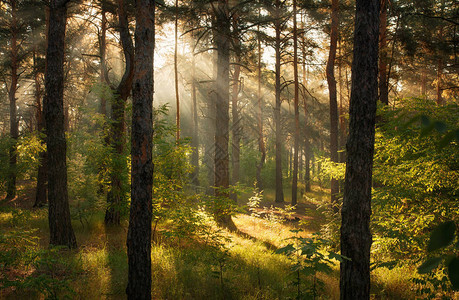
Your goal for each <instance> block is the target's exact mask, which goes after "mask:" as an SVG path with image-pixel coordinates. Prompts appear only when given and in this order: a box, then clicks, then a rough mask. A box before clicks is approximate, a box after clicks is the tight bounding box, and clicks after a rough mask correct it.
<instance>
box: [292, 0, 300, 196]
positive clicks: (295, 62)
mask: <svg viewBox="0 0 459 300" xmlns="http://www.w3.org/2000/svg"><path fill="white" fill-rule="evenodd" d="M293 83H294V89H295V96H294V97H295V98H294V106H295V133H294V136H293V151H294V153H293V178H292V205H296V204H297V203H298V150H299V145H300V105H299V93H298V92H299V86H298V33H297V24H296V0H293Z"/></svg>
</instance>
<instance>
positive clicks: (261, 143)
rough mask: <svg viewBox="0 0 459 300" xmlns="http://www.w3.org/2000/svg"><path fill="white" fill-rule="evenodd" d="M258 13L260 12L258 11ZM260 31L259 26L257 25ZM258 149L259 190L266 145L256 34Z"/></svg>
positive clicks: (259, 43)
mask: <svg viewBox="0 0 459 300" xmlns="http://www.w3.org/2000/svg"><path fill="white" fill-rule="evenodd" d="M258 15H260V12H258ZM257 31H260V26H258V27H257ZM257 42H258V53H257V54H258V78H257V79H258V91H257V99H258V151H260V154H261V155H260V162H259V163H258V165H257V187H258V190H259V191H262V190H263V179H262V177H261V170H262V169H263V165H264V163H265V160H266V147H265V141H264V138H263V98H262V96H261V38H260V36H258V41H257Z"/></svg>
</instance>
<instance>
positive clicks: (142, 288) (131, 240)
mask: <svg viewBox="0 0 459 300" xmlns="http://www.w3.org/2000/svg"><path fill="white" fill-rule="evenodd" d="M135 6H136V13H135V19H136V28H135V71H134V80H133V86H132V138H131V156H132V159H131V170H132V171H131V208H130V214H129V228H128V235H127V241H126V244H127V254H128V269H129V270H128V286H127V288H126V294H127V298H128V299H151V219H152V187H153V159H152V144H153V87H154V85H153V51H154V47H155V1H149V0H136V1H135Z"/></svg>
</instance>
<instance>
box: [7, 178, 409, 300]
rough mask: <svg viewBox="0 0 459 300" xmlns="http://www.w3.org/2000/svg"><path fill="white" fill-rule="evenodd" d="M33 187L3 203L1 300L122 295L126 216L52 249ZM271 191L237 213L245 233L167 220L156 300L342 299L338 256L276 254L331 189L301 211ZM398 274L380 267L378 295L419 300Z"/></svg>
mask: <svg viewBox="0 0 459 300" xmlns="http://www.w3.org/2000/svg"><path fill="white" fill-rule="evenodd" d="M286 193H287V191H286ZM33 194H34V193H33V186H32V185H31V184H29V183H28V182H22V183H21V188H20V191H19V192H18V197H17V198H15V199H13V200H11V201H8V202H7V201H5V200H0V253H1V254H0V268H1V269H2V270H3V271H5V272H4V274H3V275H0V299H43V298H49V299H53V298H54V299H61V298H65V297H67V298H70V299H124V298H125V287H126V284H127V256H126V243H125V239H126V234H127V221H124V222H123V223H122V224H121V226H119V227H106V226H105V225H104V222H103V214H102V213H96V214H94V215H93V216H91V217H90V218H89V219H88V220H86V221H82V220H79V221H78V220H74V222H73V226H74V230H75V234H76V237H77V241H78V245H79V247H78V249H76V250H65V249H49V248H48V241H49V239H48V235H49V231H48V226H47V211H46V209H33V208H32V206H33V200H34V197H33ZM273 194H274V193H273V191H271V190H267V191H265V194H264V195H263V198H262V199H261V202H260V203H259V205H258V206H257V207H253V209H252V210H250V211H248V210H247V212H245V213H242V212H241V213H238V214H237V215H235V216H234V217H233V220H234V223H235V224H236V226H237V228H238V232H237V233H230V232H227V231H225V230H220V229H218V228H217V227H215V226H214V225H210V226H209V227H208V230H207V232H201V233H200V234H199V237H198V236H197V235H196V236H191V237H186V236H180V235H175V236H172V237H171V236H170V235H169V236H168V235H167V223H166V224H161V225H160V229H159V231H160V232H161V233H164V234H161V235H160V238H159V239H157V240H156V243H155V244H153V247H152V276H153V278H152V281H153V282H152V295H153V299H225V300H226V299H293V298H297V297H298V296H300V299H339V263H338V262H337V261H335V260H333V261H331V263H330V264H329V266H330V272H329V273H328V274H325V273H323V272H318V271H320V266H319V265H317V264H316V265H311V264H308V262H305V261H306V260H305V259H304V257H303V259H302V257H301V256H298V255H296V254H295V255H293V256H290V257H287V256H286V255H282V254H276V252H275V250H276V249H279V248H281V247H284V246H286V245H287V244H289V243H293V244H294V246H297V245H296V244H295V243H296V241H299V240H295V239H292V237H295V236H296V237H300V238H309V237H312V236H313V234H314V233H316V232H319V231H320V229H321V228H322V226H323V224H325V223H326V217H325V214H324V213H323V212H324V208H323V207H321V203H324V202H325V201H326V200H327V199H328V191H327V190H326V189H321V188H319V187H317V186H315V187H313V191H312V192H310V193H305V194H304V195H303V197H302V198H301V199H300V203H299V205H297V206H296V208H295V209H293V210H291V209H290V208H289V207H288V205H285V204H276V203H274V201H273ZM249 197H250V195H241V196H240V198H239V202H240V204H244V205H246V203H247V199H248V198H249ZM286 200H287V199H286ZM292 230H293V232H292ZM298 230H301V231H298ZM319 253H322V252H321V250H318V252H317V254H318V255H319ZM322 254H323V253H322ZM295 266H296V267H297V269H296V270H298V269H300V270H301V272H300V273H298V272H296V271H295V270H294V268H295ZM298 266H301V267H298ZM316 269H317V270H316ZM316 271H317V273H316ZM311 272H312V273H311ZM391 272H392V273H391V274H388V272H387V271H384V270H382V271H380V272H379V273H374V276H373V278H372V281H373V287H374V292H373V296H372V298H373V299H412V298H414V297H413V292H411V291H410V286H409V285H408V284H407V283H406V276H403V273H404V272H405V270H392V271H391ZM298 274H299V275H298ZM297 275H298V276H299V277H298V276H297Z"/></svg>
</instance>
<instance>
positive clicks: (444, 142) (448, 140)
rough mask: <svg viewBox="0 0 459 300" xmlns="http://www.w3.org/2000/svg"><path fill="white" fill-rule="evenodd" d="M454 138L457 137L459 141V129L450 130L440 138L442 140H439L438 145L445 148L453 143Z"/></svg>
mask: <svg viewBox="0 0 459 300" xmlns="http://www.w3.org/2000/svg"><path fill="white" fill-rule="evenodd" d="M454 138H456V139H457V140H458V141H459V129H458V130H455V131H454V130H453V131H450V132H448V133H447V134H446V135H445V136H444V137H443V138H442V139H441V140H440V142H438V147H439V148H440V149H441V148H444V147H446V146H448V145H449V143H451V141H452V140H454Z"/></svg>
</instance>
